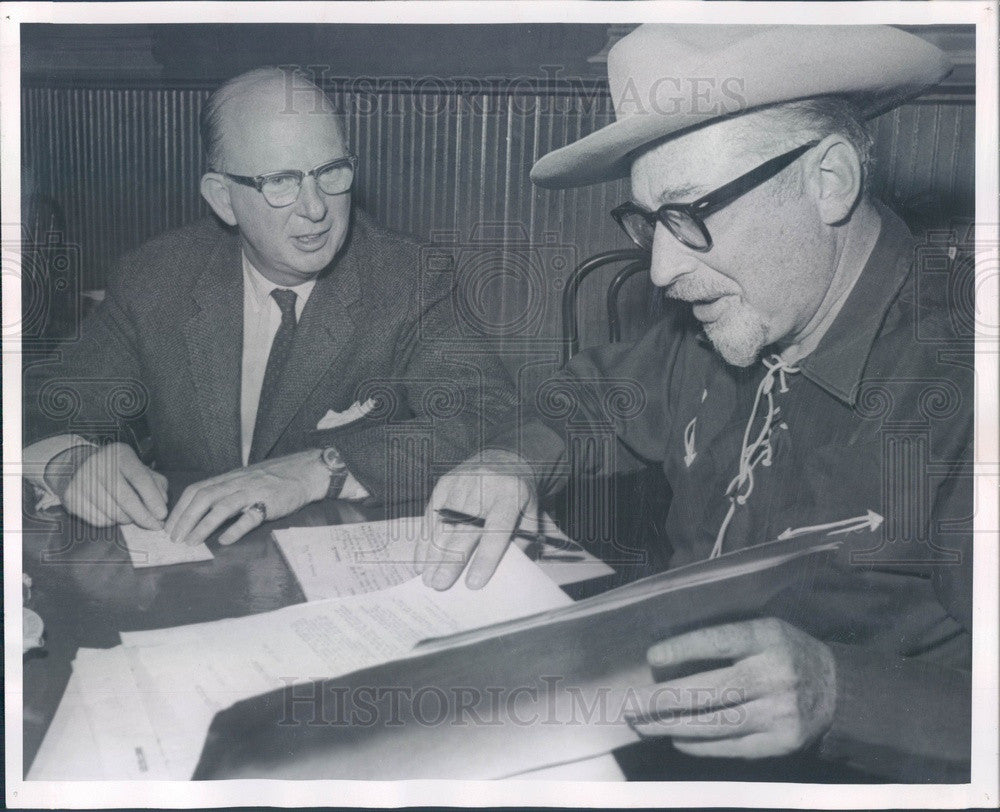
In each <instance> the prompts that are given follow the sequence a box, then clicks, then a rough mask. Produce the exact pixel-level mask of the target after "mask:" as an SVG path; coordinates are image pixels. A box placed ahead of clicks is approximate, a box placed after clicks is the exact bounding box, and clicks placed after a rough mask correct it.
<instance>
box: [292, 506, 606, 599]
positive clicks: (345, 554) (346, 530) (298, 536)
mask: <svg viewBox="0 0 1000 812" xmlns="http://www.w3.org/2000/svg"><path fill="white" fill-rule="evenodd" d="M528 529H530V530H535V529H536V528H535V527H530V528H528ZM541 529H542V531H543V532H545V533H547V534H549V535H552V536H554V537H556V538H561V539H566V536H564V535H563V534H562V532H561V531H560V530H559V529H558V527H556V525H555V523H554V522H553V521H552V520H551V518H548V517H543V520H542V527H541ZM427 532H428V529H427V527H426V523H425V521H424V519H423V517H421V516H414V517H404V518H399V519H390V520H386V521H377V522H360V523H357V524H340V525H332V526H329V527H293V528H289V529H285V530H275V531H274V533H273V534H272V535H273V536H274V540H275V542H276V543H277V545H278V549H279V550H281V554H282V555H283V556H284V558H285V561H286V562H287V563H288V566H289V568H290V569H291V570H292V572H293V573H295V577H296V579H297V580H298V582H299V585H300V586H301V587H302V592H303V593H304V594H305V596H306V599H307V600H311V601H314V600H321V599H323V598H334V597H339V596H342V595H359V594H362V593H365V592H374V591H377V590H380V589H386V588H388V587H391V586H395V585H396V584H401V583H403V582H404V581H406V580H408V579H410V578H413V577H414V575H415V572H414V569H413V560H414V555H415V552H416V547H417V543H418V541H419V539H420V537H421V534H424V533H427ZM566 540H568V539H566ZM527 544H528V542H527V541H522V540H518V546H519V547H520V548H521V549H522V550H523V549H524V548H525V547H526V546H527ZM567 558H572V559H573V560H566V559H567ZM535 564H536V565H537V566H538V567H539V568H540V569H541V571H542V572H543V573H545V575H546V576H547V577H548V578H549V580H551V581H553V582H554V583H556V584H570V583H575V582H578V581H583V580H588V579H590V578H598V577H601V576H603V575H610V574H612V573H613V572H614V570H612V569H611V567H609V566H608V565H607V564H605V563H604V562H603V561H601V560H600V559H598V558H595V557H594V556H593V555H591V554H590V553H586V552H581V553H576V551H574V552H573V554H572V555H571V556H565V555H564V556H560V557H559V558H544V557H542V558H539V559H538V560H536V561H535Z"/></svg>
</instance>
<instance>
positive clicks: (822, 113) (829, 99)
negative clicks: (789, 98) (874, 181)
mask: <svg viewBox="0 0 1000 812" xmlns="http://www.w3.org/2000/svg"><path fill="white" fill-rule="evenodd" d="M761 112H763V113H765V116H764V121H763V122H760V120H757V121H755V125H756V126H754V127H753V129H752V131H751V132H748V133H747V147H748V148H749V149H752V150H754V151H755V152H756V151H759V152H760V154H761V157H766V158H770V157H774V154H775V153H774V145H775V143H776V142H777V143H779V144H781V145H782V146H784V147H785V148H786V149H794V148H795V147H796V146H797V145H799V144H802V143H805V142H806V141H810V140H812V139H819V138H826V136H828V135H834V134H836V135H840V136H843V138H844V139H845V140H846V141H847V143H848V144H850V145H851V146H852V147H853V148H854V151H855V152H856V153H857V156H858V162H859V163H860V164H861V193H862V194H863V195H866V194H868V193H869V191H870V190H871V176H872V169H873V166H874V163H875V159H874V156H873V154H872V153H873V148H874V144H875V139H874V136H873V134H872V127H871V125H870V123H869V122H868V120H867V119H866V117H865V115H864V113H863V111H862V109H861V108H860V107H859V106H858V105H857V104H855V103H854V102H853V101H851V100H850V99H849V98H847V97H844V96H819V97H816V98H813V99H803V100H801V101H794V102H786V103H783V104H776V105H774V106H772V107H768V108H764V109H763V110H762V111H761ZM760 124H763V126H759V125H760ZM787 181H788V182H792V178H791V177H789V178H788V179H787Z"/></svg>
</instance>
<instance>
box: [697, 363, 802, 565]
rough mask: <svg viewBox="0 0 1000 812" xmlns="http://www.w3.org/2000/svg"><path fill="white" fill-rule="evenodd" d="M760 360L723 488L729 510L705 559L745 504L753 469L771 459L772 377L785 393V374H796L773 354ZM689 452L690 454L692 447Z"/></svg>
mask: <svg viewBox="0 0 1000 812" xmlns="http://www.w3.org/2000/svg"><path fill="white" fill-rule="evenodd" d="M761 360H762V363H763V364H764V366H765V367H766V368H767V373H766V374H765V375H764V377H763V378H762V379H761V382H760V384H759V385H758V387H757V394H756V395H755V396H754V401H753V408H752V409H751V410H750V418H749V419H748V420H747V425H746V428H745V429H744V431H743V446H742V448H741V450H740V462H739V471H738V472H737V474H736V476H735V477H733V479H732V481H730V483H729V486H728V487H727V488H726V497H727V498H728V499H729V510H728V511H727V512H726V518H725V519H723V520H722V525H721V527H719V532H718V534H717V535H716V537H715V544H714V545H713V547H712V552H711V553H709V556H708V557H709V558H716V557H718V556H719V555H721V554H722V545H723V542H724V540H725V538H726V530H727V529H728V528H729V523H730V522H731V521H732V518H733V514H734V513H735V512H736V506H737V505H744V504H746V501H747V499H749V498H750V494H751V493H753V487H754V469H755V468H756V467H757V466H758V465H763V466H765V467H767V466H770V464H771V456H772V454H773V449H772V447H771V434H772V432H773V429H774V421H775V418H777V416H778V415H779V414H780V412H781V407H779V406H775V405H774V380H775V378H777V379H778V387H779V388H778V391H779V392H782V393H784V392H787V391H788V381H787V379H786V375H791V374H794V373H796V372H798V371H799V368H798V367H793V366H790V365H789V364H787V363H786V362H785V361H783V360H782V359H781V358H780V357H779V356H777V355H772V356H770V357H769V358H764V359H761ZM762 399H764V400H766V403H767V408H766V412H765V414H764V423H763V425H762V426H761V428H760V431H758V432H757V436H756V438H755V439H754V440H753V442H751V441H750V432H751V430H752V429H753V424H754V420H755V418H756V416H757V410H758V409H759V408H760V403H761V400H762ZM692 422H693V421H692ZM781 425H784V424H781ZM691 439H692V444H693V439H694V429H693V426H691ZM687 451H688V450H687V432H685V452H686V453H687ZM691 452H693V447H692V449H691Z"/></svg>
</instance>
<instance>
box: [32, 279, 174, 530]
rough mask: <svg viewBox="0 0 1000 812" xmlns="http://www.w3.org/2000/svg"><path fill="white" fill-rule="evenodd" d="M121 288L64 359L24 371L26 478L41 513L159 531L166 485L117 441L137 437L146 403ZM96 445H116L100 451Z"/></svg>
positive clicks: (87, 324)
mask: <svg viewBox="0 0 1000 812" xmlns="http://www.w3.org/2000/svg"><path fill="white" fill-rule="evenodd" d="M120 274H121V270H120V269H119V270H118V271H116V274H115V275H114V276H115V278H116V279H117V278H118V276H120ZM119 288H120V286H119V285H118V284H117V282H113V283H112V285H111V287H110V288H109V291H108V295H107V296H106V298H105V300H104V302H102V303H101V304H100V305H99V306H98V307H97V309H96V310H95V311H94V313H93V314H92V315H91V316H90V317H89V318H88V319H87V321H86V322H85V323H84V325H83V330H82V337H81V338H80V340H79V341H77V342H76V343H73V344H70V345H69V346H67V347H66V348H65V349H63V350H61V354H62V357H61V359H57V360H56V361H54V362H53V361H46V362H41V363H37V364H33V365H30V366H28V367H27V368H26V370H25V392H26V401H25V426H26V429H27V431H26V434H27V437H28V439H29V443H30V444H29V445H27V446H26V448H25V449H24V462H25V477H26V478H27V479H28V481H29V482H30V483H31V484H32V485H33V486H34V487H35V489H36V492H37V493H38V495H39V502H38V508H39V509H44V508H47V507H53V506H55V505H58V504H62V505H63V507H64V508H65V509H66V510H67V511H68V512H69V513H71V514H73V515H76V516H79V517H80V518H82V519H84V520H85V521H87V522H89V523H91V524H95V525H99V526H104V525H109V524H128V523H132V522H134V523H136V524H139V525H141V526H142V527H146V528H149V529H152V528H158V527H160V526H161V525H162V521H163V519H164V518H165V517H166V479H165V478H164V477H162V476H161V475H160V474H158V473H156V472H155V471H152V470H151V469H149V468H148V467H146V466H145V465H144V464H143V463H142V462H141V461H140V460H139V458H138V456H137V455H136V453H135V451H134V450H133V449H132V448H131V447H130V446H128V445H126V444H124V443H121V442H115V440H117V439H118V438H120V437H122V436H125V437H129V436H131V433H130V432H129V431H128V430H127V428H126V426H125V424H126V422H127V420H128V419H130V418H132V417H134V416H135V412H136V411H137V410H136V408H135V407H136V405H137V404H138V405H139V406H140V407H141V405H142V404H143V403H144V402H145V388H144V387H143V384H142V383H141V381H140V379H139V368H140V365H139V362H138V360H137V352H136V349H135V346H136V343H135V334H136V329H135V322H134V319H133V318H132V316H131V314H130V311H129V310H128V308H127V307H126V306H125V305H124V304H123V301H124V298H123V297H121V296H120V295H119ZM119 404H121V405H122V406H123V407H124V409H123V410H119V409H118V406H119ZM140 411H141V409H140ZM80 425H87V426H102V425H103V426H106V430H105V431H104V432H103V433H102V432H97V433H95V434H93V435H91V437H89V438H87V437H83V436H80V435H78V434H74V433H72V430H73V428H74V426H80ZM56 432H63V433H56ZM38 438H43V439H38ZM31 440H34V442H30V441H31ZM93 440H99V441H100V440H104V441H108V440H111V441H112V442H109V443H107V444H105V445H102V446H98V445H95V443H94V442H92V441H93Z"/></svg>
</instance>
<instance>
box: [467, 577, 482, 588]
mask: <svg viewBox="0 0 1000 812" xmlns="http://www.w3.org/2000/svg"><path fill="white" fill-rule="evenodd" d="M485 583H486V579H485V578H483V576H482V575H470V576H469V579H468V580H467V581H466V584H468V587H469V589H481V588H482V586H483V585H484V584H485Z"/></svg>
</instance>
